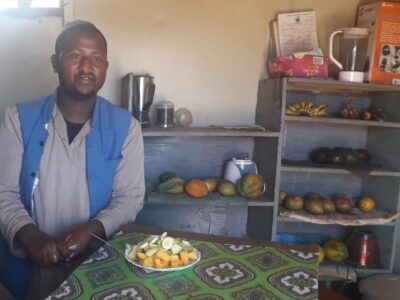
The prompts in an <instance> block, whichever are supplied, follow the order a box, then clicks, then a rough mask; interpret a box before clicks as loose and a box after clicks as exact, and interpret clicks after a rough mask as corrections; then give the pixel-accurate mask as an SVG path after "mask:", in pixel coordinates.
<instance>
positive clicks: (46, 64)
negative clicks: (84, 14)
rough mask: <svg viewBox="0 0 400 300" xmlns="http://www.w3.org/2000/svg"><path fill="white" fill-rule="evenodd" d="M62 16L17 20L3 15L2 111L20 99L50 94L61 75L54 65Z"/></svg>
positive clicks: (0, 17)
mask: <svg viewBox="0 0 400 300" xmlns="http://www.w3.org/2000/svg"><path fill="white" fill-rule="evenodd" d="M61 28H62V18H61V17H45V18H38V19H16V18H11V17H8V16H5V15H0V45H1V46H0V49H1V50H0V51H1V55H0V112H3V111H4V108H5V107H7V106H10V105H12V104H14V103H15V102H16V101H20V100H27V99H32V98H35V97H40V96H43V95H45V94H47V93H50V92H51V91H52V90H53V89H54V88H55V86H57V82H58V80H57V77H56V74H54V73H53V70H52V68H51V64H50V56H51V54H52V52H53V50H52V49H53V47H54V46H53V45H54V41H55V39H56V37H57V35H58V33H59V31H60V30H61Z"/></svg>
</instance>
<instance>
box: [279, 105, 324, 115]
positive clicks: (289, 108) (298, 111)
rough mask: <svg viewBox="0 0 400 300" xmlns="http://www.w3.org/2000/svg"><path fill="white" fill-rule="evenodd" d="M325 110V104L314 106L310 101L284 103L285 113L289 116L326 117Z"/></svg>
mask: <svg viewBox="0 0 400 300" xmlns="http://www.w3.org/2000/svg"><path fill="white" fill-rule="evenodd" d="M327 112H328V105H327V104H321V105H318V106H316V105H314V104H313V103H312V102H310V101H302V102H297V103H294V104H288V105H286V115H289V116H307V117H326V115H327Z"/></svg>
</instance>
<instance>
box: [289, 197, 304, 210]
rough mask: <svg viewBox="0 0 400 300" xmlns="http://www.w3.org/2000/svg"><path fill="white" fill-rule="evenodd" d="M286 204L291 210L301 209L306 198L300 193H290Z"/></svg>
mask: <svg viewBox="0 0 400 300" xmlns="http://www.w3.org/2000/svg"><path fill="white" fill-rule="evenodd" d="M284 205H285V207H286V208H287V209H290V210H300V209H302V208H303V207H304V200H303V198H302V197H301V196H299V195H288V196H286V198H285V202H284Z"/></svg>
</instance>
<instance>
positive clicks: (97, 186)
mask: <svg viewBox="0 0 400 300" xmlns="http://www.w3.org/2000/svg"><path fill="white" fill-rule="evenodd" d="M56 97H57V90H56V91H55V92H54V93H53V94H51V95H50V96H47V97H44V98H39V99H36V100H33V101H28V102H23V103H19V104H17V108H18V114H19V120H20V123H21V131H22V138H23V143H24V155H23V159H22V168H21V173H20V178H19V186H20V194H21V200H22V202H23V203H24V205H25V208H26V210H27V211H28V212H29V213H30V214H32V193H33V184H34V181H35V178H36V176H37V173H38V171H39V166H40V159H41V157H42V155H43V148H44V144H45V142H46V139H47V137H48V132H47V124H48V123H49V122H51V121H52V118H53V108H54V103H55V100H56ZM131 118H132V117H131V114H130V113H129V112H128V111H126V110H124V109H122V108H120V107H117V106H115V105H113V104H111V103H110V102H108V101H107V100H105V99H103V98H101V97H99V96H98V97H97V99H96V104H95V108H94V112H93V117H92V129H91V132H90V133H89V134H88V135H87V136H86V173H87V181H88V190H89V200H90V217H91V218H92V217H94V216H95V215H96V214H97V213H98V212H99V211H100V210H102V209H103V208H105V207H106V206H107V204H108V202H109V201H110V197H111V193H112V186H113V179H114V173H115V170H116V169H117V167H118V164H119V162H120V160H121V157H122V155H121V149H122V146H123V144H124V141H125V138H126V136H127V133H128V130H129V127H130V124H131ZM71 188H73V187H71Z"/></svg>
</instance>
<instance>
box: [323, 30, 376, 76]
mask: <svg viewBox="0 0 400 300" xmlns="http://www.w3.org/2000/svg"><path fill="white" fill-rule="evenodd" d="M369 33H370V32H369V30H368V29H367V28H357V27H354V28H343V29H340V30H338V31H335V32H333V33H332V34H331V36H330V40H329V58H330V59H331V61H332V62H333V63H334V64H335V65H337V66H338V67H339V69H340V70H341V71H340V72H339V80H343V81H356V82H363V81H364V72H363V71H364V64H365V60H366V56H367V49H368V38H369ZM336 35H338V39H339V59H338V60H336V58H335V57H333V43H334V37H335V36H336Z"/></svg>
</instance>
